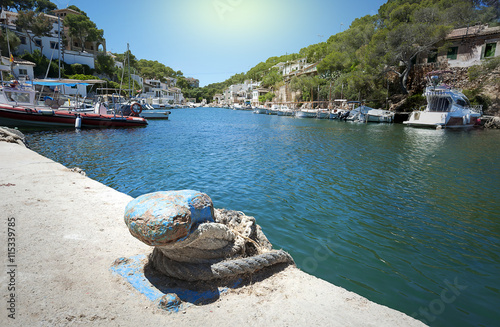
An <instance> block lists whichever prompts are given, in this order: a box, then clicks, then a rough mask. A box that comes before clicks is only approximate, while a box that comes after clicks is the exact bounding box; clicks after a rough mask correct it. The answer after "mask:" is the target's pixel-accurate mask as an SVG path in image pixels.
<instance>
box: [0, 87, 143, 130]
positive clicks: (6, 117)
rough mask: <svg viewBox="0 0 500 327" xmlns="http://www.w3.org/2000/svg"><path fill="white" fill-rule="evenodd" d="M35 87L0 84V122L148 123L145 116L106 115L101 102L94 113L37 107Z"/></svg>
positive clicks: (48, 124) (33, 124)
mask: <svg viewBox="0 0 500 327" xmlns="http://www.w3.org/2000/svg"><path fill="white" fill-rule="evenodd" d="M35 94H36V92H35V90H34V89H33V88H31V87H29V86H28V87H26V86H22V85H19V84H17V83H10V84H9V85H7V86H1V87H0V125H3V126H12V127H81V128H115V127H140V126H146V125H147V124H148V121H147V120H146V119H144V118H142V117H134V116H122V115H116V114H106V113H104V112H106V111H105V108H104V106H102V105H96V110H95V113H86V112H78V111H66V110H53V109H51V108H50V107H44V106H38V105H36V104H35V103H36V100H35Z"/></svg>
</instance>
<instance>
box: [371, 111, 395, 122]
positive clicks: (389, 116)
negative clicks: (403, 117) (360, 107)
mask: <svg viewBox="0 0 500 327" xmlns="http://www.w3.org/2000/svg"><path fill="white" fill-rule="evenodd" d="M365 120H366V122H369V123H370V122H372V123H392V122H393V121H394V112H392V111H389V110H384V109H370V110H368V112H367V113H366V115H365Z"/></svg>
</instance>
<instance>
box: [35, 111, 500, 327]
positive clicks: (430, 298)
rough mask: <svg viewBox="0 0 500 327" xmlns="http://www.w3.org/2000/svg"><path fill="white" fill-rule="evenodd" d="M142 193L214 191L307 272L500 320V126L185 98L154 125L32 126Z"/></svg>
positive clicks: (403, 300) (64, 156)
mask: <svg viewBox="0 0 500 327" xmlns="http://www.w3.org/2000/svg"><path fill="white" fill-rule="evenodd" d="M27 135H28V141H29V143H30V145H31V147H32V148H33V149H34V150H35V151H37V152H39V153H41V154H43V155H44V156H47V157H49V158H51V159H53V160H55V161H58V162H60V163H62V164H64V165H66V166H67V167H70V168H72V167H75V166H77V167H80V168H82V169H84V170H85V171H86V172H87V175H88V176H89V177H91V178H93V179H96V180H98V181H100V182H102V183H104V184H106V185H108V186H110V187H112V188H114V189H116V190H118V191H121V192H124V193H127V194H129V195H131V196H134V197H137V196H139V195H142V194H144V193H149V192H155V191H162V190H181V189H194V190H198V191H202V192H205V193H207V194H208V195H209V196H210V197H211V198H212V200H213V202H214V205H215V207H217V208H227V209H233V210H240V211H243V212H245V213H246V214H247V215H251V216H254V217H256V218H257V222H258V223H259V224H260V225H261V226H262V228H263V230H264V232H265V234H266V235H267V237H268V238H269V239H270V241H271V242H272V243H273V245H274V247H275V248H282V249H284V250H286V251H288V252H289V253H290V254H291V255H292V256H293V258H294V259H295V262H296V263H297V265H298V267H299V268H301V269H302V270H304V271H306V272H308V273H310V274H312V275H314V276H317V277H319V278H322V279H324V280H327V281H329V282H331V283H333V284H336V285H339V286H342V287H344V288H346V289H348V290H350V291H353V292H356V293H358V294H361V295H363V296H365V297H367V298H368V299H370V300H372V301H374V302H377V303H380V304H384V305H387V306H389V307H391V308H394V309H397V310H400V311H403V312H405V313H406V314H409V315H413V316H414V317H416V318H417V319H420V320H422V321H424V322H425V323H427V324H430V325H434V326H461V325H462V326H467V325H471V326H472V325H474V326H493V325H497V326H498V324H499V323H500V310H499V308H500V191H499V187H500V131H497V130H470V131H449V130H428V129H414V128H409V127H404V126H403V125H385V124H384V125H382V124H381V125H377V124H353V123H345V122H338V121H329V120H316V119H296V118H292V117H278V116H267V115H256V114H252V113H251V112H249V111H233V110H226V109H207V108H205V109H186V110H172V115H171V119H170V120H169V121H150V125H149V126H148V127H146V128H135V129H111V130H82V131H80V132H76V131H73V130H64V131H57V132H54V131H50V132H47V131H44V132H29V133H27Z"/></svg>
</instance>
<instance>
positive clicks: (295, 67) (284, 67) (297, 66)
mask: <svg viewBox="0 0 500 327" xmlns="http://www.w3.org/2000/svg"><path fill="white" fill-rule="evenodd" d="M307 65H308V64H307V58H300V59H297V60H293V61H287V62H280V63H278V64H276V65H274V66H273V68H278V71H279V72H280V73H281V74H282V75H283V76H286V75H289V74H291V73H293V72H295V71H299V70H302V69H304V67H306V66H307Z"/></svg>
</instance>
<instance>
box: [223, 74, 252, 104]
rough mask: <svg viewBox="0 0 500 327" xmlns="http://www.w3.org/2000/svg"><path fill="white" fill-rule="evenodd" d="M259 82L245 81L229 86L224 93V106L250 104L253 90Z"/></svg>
mask: <svg viewBox="0 0 500 327" xmlns="http://www.w3.org/2000/svg"><path fill="white" fill-rule="evenodd" d="M260 84H261V82H253V81H252V80H246V81H245V82H244V83H243V84H234V85H231V86H229V87H228V88H227V89H226V90H225V91H224V94H223V96H224V100H223V101H224V104H226V105H232V104H235V103H238V104H245V103H247V102H249V103H251V102H252V98H253V90H254V89H255V88H258V87H259V86H260Z"/></svg>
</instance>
